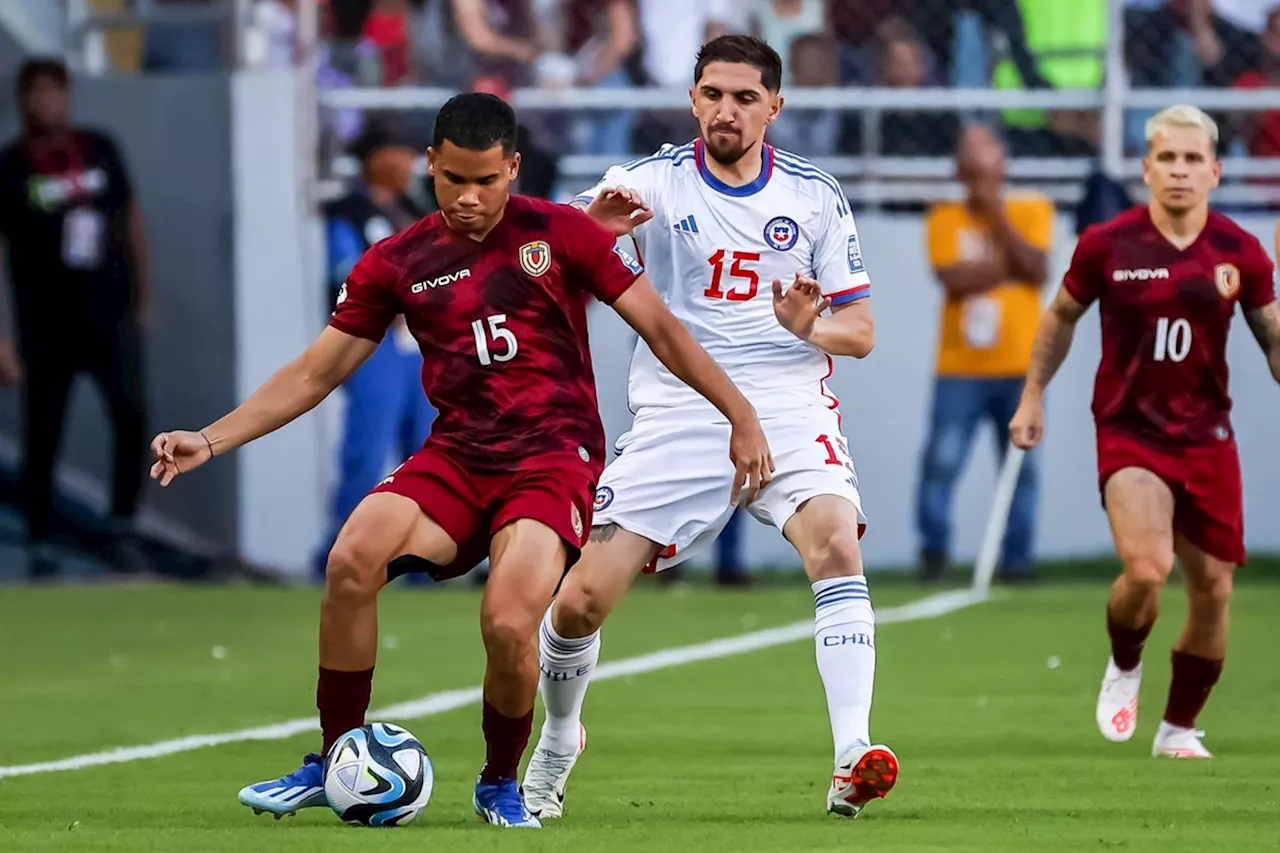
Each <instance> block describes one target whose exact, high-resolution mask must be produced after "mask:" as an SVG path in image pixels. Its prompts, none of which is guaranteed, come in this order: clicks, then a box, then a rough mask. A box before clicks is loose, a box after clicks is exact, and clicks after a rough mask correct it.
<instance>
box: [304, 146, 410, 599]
mask: <svg viewBox="0 0 1280 853" xmlns="http://www.w3.org/2000/svg"><path fill="white" fill-rule="evenodd" d="M352 153H353V154H354V155H355V156H356V157H358V158H359V159H360V165H361V170H360V180H359V181H357V182H355V183H354V185H353V186H352V187H351V190H350V191H349V192H348V193H347V194H346V195H345V196H343V197H342V198H339V199H337V200H336V201H333V202H331V203H330V204H329V205H328V206H327V207H326V209H325V233H326V238H327V243H328V270H329V291H330V297H331V301H330V304H333V303H335V302H336V301H337V299H338V293H339V290H340V288H341V287H342V283H343V281H344V280H345V279H346V277H347V274H348V273H350V272H351V268H352V267H353V266H355V263H356V261H358V260H359V259H360V256H361V255H362V254H364V252H365V250H366V249H368V248H369V247H370V246H372V245H373V244H374V243H376V242H378V241H379V240H383V239H386V238H387V237H390V236H391V235H393V234H395V233H396V232H398V231H401V230H403V229H405V228H407V227H408V226H410V225H412V224H413V223H414V222H416V221H417V220H418V219H420V218H422V217H423V216H424V215H425V211H424V208H423V206H422V205H421V204H420V203H419V202H417V201H415V200H414V199H413V198H411V197H410V191H411V188H413V187H414V185H415V184H416V183H418V182H417V181H416V180H415V177H414V161H415V160H416V159H417V157H418V153H417V152H416V151H415V150H414V149H413V148H410V147H408V146H407V145H404V144H403V143H401V142H400V141H399V138H398V137H397V136H396V135H395V133H394V131H393V130H391V129H389V128H387V127H371V128H370V129H369V130H368V131H366V133H365V134H364V135H363V136H362V137H361V138H360V139H359V140H358V141H357V142H356V144H355V145H354V146H353V151H352ZM421 374H422V355H421V354H420V353H419V351H418V345H417V343H416V342H415V341H414V339H413V335H411V334H410V333H409V330H408V328H407V327H406V326H405V323H404V318H397V319H396V322H395V323H394V324H393V325H392V327H391V330H390V331H389V332H388V333H387V336H386V338H384V339H383V341H382V344H381V345H380V346H379V347H378V348H377V349H376V350H374V353H373V355H372V356H371V357H370V358H369V360H368V361H366V362H365V363H364V364H363V365H361V367H360V369H358V370H357V371H356V372H355V373H354V374H352V376H351V378H350V379H348V380H347V383H346V384H345V385H344V386H343V389H344V391H345V394H344V396H345V399H346V415H345V418H344V420H343V427H342V438H341V440H340V443H339V451H338V454H339V459H338V475H337V477H338V479H337V483H336V485H335V487H334V491H333V497H332V503H331V508H330V518H329V527H328V531H327V533H326V535H325V538H324V541H323V542H321V544H320V548H319V550H318V551H317V553H316V560H315V568H316V573H317V576H318V577H323V576H324V562H325V555H326V554H328V552H329V549H330V548H331V547H332V545H333V542H334V540H335V539H336V538H337V536H338V531H339V530H340V529H341V527H342V525H343V524H344V523H345V522H346V520H347V516H349V515H350V514H351V511H352V510H353V509H355V507H356V504H358V503H359V502H360V499H361V498H363V497H364V496H365V494H366V493H367V492H368V491H369V490H370V489H372V488H373V487H374V486H376V485H377V484H378V481H380V480H381V479H382V478H383V477H385V476H386V475H387V473H388V472H389V471H390V470H391V469H392V468H394V467H395V466H396V465H397V464H399V463H400V462H401V461H402V460H404V459H405V458H407V457H408V456H409V455H410V454H411V453H413V452H414V451H415V450H417V449H418V448H419V447H421V446H422V443H423V442H424V441H426V440H427V435H428V434H430V432H431V421H432V420H433V419H434V418H435V410H434V409H433V408H432V407H431V404H430V403H429V402H427V398H426V396H425V395H424V394H423V393H422V376H421Z"/></svg>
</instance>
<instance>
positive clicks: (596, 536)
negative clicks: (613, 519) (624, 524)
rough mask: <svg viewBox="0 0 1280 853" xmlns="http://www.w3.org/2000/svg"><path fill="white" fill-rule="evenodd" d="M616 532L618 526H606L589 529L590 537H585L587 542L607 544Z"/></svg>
mask: <svg viewBox="0 0 1280 853" xmlns="http://www.w3.org/2000/svg"><path fill="white" fill-rule="evenodd" d="M617 532H618V525H616V524H606V525H603V526H601V527H593V528H591V535H590V536H588V537H587V540H588V541H589V542H608V541H609V540H610V539H612V538H613V536H614V534H615V533H617Z"/></svg>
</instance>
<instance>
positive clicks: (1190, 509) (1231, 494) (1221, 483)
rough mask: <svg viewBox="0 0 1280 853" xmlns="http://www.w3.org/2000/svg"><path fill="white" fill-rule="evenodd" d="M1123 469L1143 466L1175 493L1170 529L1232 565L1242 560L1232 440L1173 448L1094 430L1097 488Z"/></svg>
mask: <svg viewBox="0 0 1280 853" xmlns="http://www.w3.org/2000/svg"><path fill="white" fill-rule="evenodd" d="M1121 468H1143V469H1146V470H1147V471H1150V472H1152V473H1153V474H1155V475H1156V476H1157V477H1159V478H1160V479H1161V480H1164V482H1165V483H1166V484H1168V486H1169V488H1170V490H1172V492H1173V500H1174V510H1173V529H1174V530H1175V531H1176V532H1178V533H1181V534H1182V535H1183V536H1185V537H1186V538H1187V539H1188V540H1190V541H1191V543H1192V544H1193V545H1195V546H1196V547H1198V548H1200V549H1201V550H1203V551H1204V552H1205V553H1207V554H1209V555H1211V556H1214V557H1217V558H1218V559H1220V560H1227V561H1228V562H1231V563H1235V564H1236V565H1243V564H1244V561H1245V549H1244V495H1243V487H1242V485H1241V480H1240V454H1239V451H1238V450H1237V449H1236V442H1235V439H1228V440H1227V441H1220V442H1218V443H1216V444H1206V445H1202V446H1199V447H1179V448H1176V449H1171V448H1161V447H1157V446H1155V445H1153V444H1151V443H1150V442H1146V441H1142V440H1141V439H1138V438H1134V437H1133V436H1132V435H1129V434H1127V433H1122V432H1116V431H1114V430H1099V432H1098V488H1099V489H1100V490H1102V492H1103V506H1106V486H1107V480H1109V479H1110V478H1111V475H1112V474H1114V473H1116V472H1117V471H1119V470H1120V469H1121Z"/></svg>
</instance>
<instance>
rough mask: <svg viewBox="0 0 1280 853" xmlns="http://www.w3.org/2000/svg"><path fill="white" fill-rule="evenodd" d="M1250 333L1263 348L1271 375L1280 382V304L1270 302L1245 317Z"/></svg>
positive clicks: (1247, 313) (1249, 312)
mask: <svg viewBox="0 0 1280 853" xmlns="http://www.w3.org/2000/svg"><path fill="white" fill-rule="evenodd" d="M1244 318H1245V320H1246V321H1247V322H1248V324H1249V331H1251V332H1253V337H1254V339H1255V340H1257V342H1258V346H1260V347H1261V348H1262V352H1263V354H1264V355H1266V357H1267V364H1269V365H1270V367H1271V375H1272V376H1274V377H1275V378H1276V381H1277V382H1280V302H1274V301H1273V302H1268V303H1267V304H1266V305H1263V306H1262V307H1261V308H1254V309H1253V310H1252V311H1248V312H1246V313H1245V315H1244Z"/></svg>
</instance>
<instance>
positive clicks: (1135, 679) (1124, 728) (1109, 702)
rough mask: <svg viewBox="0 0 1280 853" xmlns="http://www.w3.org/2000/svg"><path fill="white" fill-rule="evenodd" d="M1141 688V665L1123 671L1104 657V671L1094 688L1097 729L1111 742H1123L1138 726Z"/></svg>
mask: <svg viewBox="0 0 1280 853" xmlns="http://www.w3.org/2000/svg"><path fill="white" fill-rule="evenodd" d="M1141 687H1142V664H1138V665H1137V667H1135V668H1134V669H1133V670H1132V671H1130V672H1124V671H1123V670H1121V669H1120V668H1119V667H1117V666H1116V662H1115V661H1114V660H1112V659H1110V658H1108V659H1107V672H1106V674H1105V675H1103V676H1102V689H1101V690H1099V691H1098V711H1097V719H1098V731H1100V732H1102V736H1103V737H1104V738H1106V739H1107V740H1109V741H1111V742H1112V743H1124V742H1125V741H1127V740H1129V738H1131V737H1133V732H1134V730H1135V729H1137V728H1138V691H1139V688H1141Z"/></svg>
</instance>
